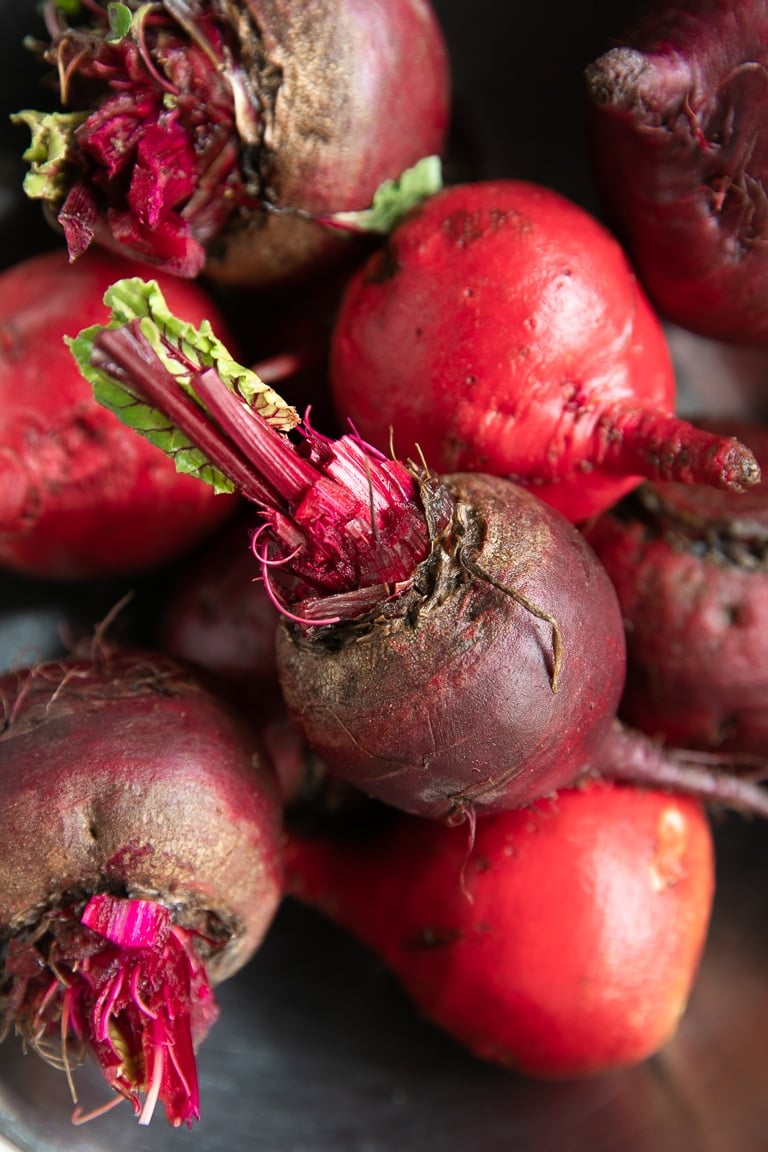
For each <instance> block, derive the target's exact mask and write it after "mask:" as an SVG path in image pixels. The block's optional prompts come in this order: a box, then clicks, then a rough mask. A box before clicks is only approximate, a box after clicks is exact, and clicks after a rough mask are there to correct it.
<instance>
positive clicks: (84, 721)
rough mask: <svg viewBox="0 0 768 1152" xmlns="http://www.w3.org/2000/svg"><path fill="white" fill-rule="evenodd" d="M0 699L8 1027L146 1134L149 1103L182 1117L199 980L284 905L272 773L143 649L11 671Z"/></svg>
mask: <svg viewBox="0 0 768 1152" xmlns="http://www.w3.org/2000/svg"><path fill="white" fill-rule="evenodd" d="M0 708H1V709H2V712H1V715H2V721H3V725H2V730H0V748H1V749H2V753H1V758H2V765H3V771H2V774H1V775H0V794H1V795H2V805H0V812H1V813H2V815H0V845H2V851H0V862H1V863H0V933H2V940H3V942H4V943H3V948H2V957H3V971H2V977H1V979H0V1010H1V1018H2V1026H3V1031H4V1032H8V1031H10V1030H13V1029H15V1031H16V1032H17V1033H19V1034H20V1035H21V1036H22V1038H23V1039H24V1041H25V1042H26V1043H28V1044H29V1045H31V1046H32V1047H33V1048H35V1049H37V1050H38V1051H40V1052H41V1053H42V1054H43V1055H46V1056H48V1057H49V1058H50V1059H51V1060H52V1061H54V1062H55V1063H56V1064H57V1065H58V1066H62V1067H64V1068H70V1067H72V1066H73V1065H74V1064H75V1063H77V1062H78V1060H79V1059H82V1058H83V1057H84V1056H85V1055H86V1054H90V1055H91V1056H92V1057H93V1058H94V1059H95V1060H96V1061H97V1063H98V1065H99V1066H100V1068H101V1069H102V1072H103V1074H104V1076H105V1079H106V1081H107V1082H108V1083H109V1085H110V1086H111V1087H112V1088H113V1089H115V1090H116V1092H117V1093H118V1097H117V1099H120V1098H121V1097H125V1098H127V1099H128V1100H129V1101H130V1102H131V1103H132V1105H133V1108H134V1111H135V1112H136V1114H137V1115H138V1116H139V1118H140V1121H141V1122H143V1123H148V1122H149V1120H150V1119H151V1116H152V1112H153V1110H154V1107H155V1105H156V1103H157V1102H158V1100H159V1101H160V1102H162V1104H163V1105H164V1107H165V1111H166V1116H167V1118H168V1120H169V1122H170V1123H172V1124H173V1125H176V1126H177V1125H180V1124H184V1123H186V1124H188V1125H191V1124H192V1123H193V1121H194V1120H196V1119H197V1118H198V1117H199V1102H198V1088H197V1072H196V1066H195V1058H194V1050H195V1048H196V1047H197V1046H198V1045H199V1044H200V1043H201V1042H202V1040H203V1039H204V1036H205V1034H206V1033H207V1031H208V1029H209V1027H210V1026H211V1024H212V1023H213V1021H214V1020H215V1018H216V1014H217V1009H216V1004H215V999H214V997H213V992H212V987H213V986H214V985H215V984H216V983H218V982H220V981H221V980H224V979H226V978H227V977H229V976H231V975H233V974H234V973H235V972H236V971H237V970H238V969H239V968H241V967H242V965H243V964H245V963H246V961H247V960H248V959H249V958H250V957H251V956H252V955H253V953H254V951H255V950H256V948H257V947H258V945H259V944H260V942H261V940H262V939H263V937H264V934H265V932H266V931H267V928H268V926H269V924H270V923H271V920H272V917H273V915H274V913H275V910H276V908H277V906H278V903H279V901H280V898H281V895H282V881H281V876H282V870H281V855H280V852H281V845H280V815H279V802H278V799H277V792H276V787H275V782H274V779H273V776H272V773H271V771H270V770H269V769H268V768H267V767H266V766H265V765H264V764H263V763H261V762H260V761H259V759H258V756H257V750H258V745H257V742H256V739H255V737H254V736H253V734H252V733H250V731H249V730H248V729H247V728H246V727H245V726H244V725H243V723H242V721H241V720H239V719H237V718H236V717H235V716H234V714H232V713H231V712H230V711H229V710H228V709H227V708H226V707H225V706H224V705H223V704H222V703H221V702H220V701H219V700H218V699H217V698H216V697H215V696H213V695H211V694H210V692H208V691H207V690H206V689H204V688H203V687H201V685H200V684H199V683H198V682H197V681H196V680H195V678H194V677H193V676H192V675H191V673H190V671H189V669H188V668H187V667H186V666H185V665H183V664H180V663H178V662H176V661H173V660H171V659H169V658H168V657H165V656H157V655H155V654H154V653H144V652H123V653H105V652H98V651H97V652H95V653H94V655H93V656H92V657H91V658H88V659H73V660H70V661H66V662H62V663H50V664H43V665H38V666H36V667H33V668H28V669H22V670H20V671H17V672H13V673H8V674H7V675H6V676H5V677H4V678H3V680H2V681H1V682H0ZM142 1096H143V1098H144V1102H143V1104H142V1102H141V1098H142Z"/></svg>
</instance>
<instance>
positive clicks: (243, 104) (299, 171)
mask: <svg viewBox="0 0 768 1152" xmlns="http://www.w3.org/2000/svg"><path fill="white" fill-rule="evenodd" d="M45 7H46V14H47V19H48V27H49V30H50V33H51V36H50V42H49V43H48V44H41V45H38V46H37V49H38V54H40V55H41V56H42V57H43V59H44V61H45V62H46V63H47V64H49V65H52V66H53V68H54V69H55V70H56V73H55V74H56V75H58V77H59V82H60V83H59V88H60V91H59V97H60V100H61V104H62V107H63V109H66V111H60V112H55V113H51V114H44V113H43V114H41V113H38V112H33V111H24V112H21V113H19V114H18V116H17V120H19V121H21V122H23V123H25V124H26V125H27V126H28V127H29V129H30V131H31V133H32V145H31V147H30V149H29V151H28V152H27V154H26V157H27V159H28V160H29V161H30V163H31V169H30V174H29V176H28V178H27V180H26V182H25V187H26V188H27V191H28V193H29V195H30V196H33V197H35V198H38V199H41V200H42V201H43V202H44V203H46V205H47V206H48V208H49V211H50V213H51V215H52V216H55V218H56V219H57V221H58V223H59V225H60V226H61V227H62V229H63V230H64V233H65V236H66V239H67V245H68V248H69V252H70V255H71V257H72V258H73V259H75V258H76V257H77V256H78V255H79V254H80V253H81V252H83V251H84V250H85V249H86V248H87V247H88V245H89V244H91V243H92V242H94V241H95V242H97V243H101V244H104V245H106V246H108V247H110V248H116V249H117V250H119V251H122V252H123V253H125V254H129V255H132V256H134V257H135V258H137V259H140V260H143V261H145V262H146V263H148V264H151V265H154V266H156V267H159V268H162V269H164V270H165V271H168V272H172V273H175V274H177V275H180V276H187V277H194V276H196V275H198V274H199V273H201V272H203V271H204V272H205V273H206V274H207V275H209V276H214V277H216V278H217V279H219V280H222V281H227V282H230V283H241V284H243V283H247V284H250V285H264V284H267V283H269V284H274V283H276V282H278V281H280V280H290V279H292V278H294V277H298V276H300V275H305V274H307V273H308V272H317V271H319V270H320V269H324V268H325V267H327V266H328V265H329V264H330V263H332V262H333V261H334V260H336V261H338V260H339V259H340V258H341V257H349V256H351V254H352V252H353V251H354V252H356V251H357V250H358V249H357V246H356V245H353V246H352V248H351V249H350V243H351V240H350V237H349V235H348V234H347V233H345V232H343V231H340V230H338V229H336V228H331V227H328V226H325V225H324V224H321V223H318V222H316V221H317V219H318V218H321V217H325V216H327V215H328V214H329V213H331V214H332V213H336V212H344V211H349V210H358V209H364V208H367V207H368V205H369V203H370V202H371V200H372V199H373V195H374V192H375V191H376V189H377V187H378V186H379V185H380V184H381V183H382V182H384V181H385V180H388V179H395V178H397V177H398V176H399V175H400V174H401V173H402V172H403V171H404V170H405V169H407V168H409V167H410V166H411V165H413V164H415V163H416V162H417V161H418V160H419V159H421V158H422V157H423V156H426V155H432V154H436V153H439V152H440V151H441V150H442V147H443V144H444V141H445V136H446V133H447V125H448V111H449V90H450V84H449V73H448V64H447V53H446V48H445V44H444V42H443V38H442V35H441V31H440V27H439V25H438V23H437V20H436V18H435V16H434V14H433V12H432V9H431V8H430V6H429V4H428V3H427V2H426V0H389V2H388V3H387V4H380V3H375V4H374V3H370V0H309V2H305V3H302V4H285V3H284V2H282V0H236V2H234V3H222V2H219V0H217V2H216V3H212V4H204V3H202V2H201V0H191V2H190V3H185V4H183V5H182V4H178V3H174V4H171V3H170V2H169V3H167V4H166V3H159V4H154V5H152V6H151V8H148V7H147V6H146V5H143V4H139V3H138V0H131V2H130V3H129V4H127V5H121V6H120V8H121V17H122V18H123V19H124V20H125V19H126V18H127V24H126V26H124V27H121V28H120V29H119V34H118V30H117V29H116V28H115V14H114V12H113V11H112V10H113V9H114V6H113V5H107V4H105V3H89V4H88V5H87V6H83V13H82V17H83V18H82V19H77V18H76V19H74V20H72V21H71V22H68V21H67V20H66V18H65V17H64V15H63V9H62V8H61V7H60V6H59V5H56V4H54V3H53V2H49V3H47V4H46V6H45Z"/></svg>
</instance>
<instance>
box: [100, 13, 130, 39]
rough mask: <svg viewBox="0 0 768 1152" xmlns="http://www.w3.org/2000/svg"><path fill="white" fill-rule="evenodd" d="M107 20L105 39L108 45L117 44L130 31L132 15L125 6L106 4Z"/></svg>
mask: <svg viewBox="0 0 768 1152" xmlns="http://www.w3.org/2000/svg"><path fill="white" fill-rule="evenodd" d="M107 18H108V20H109V32H108V33H107V37H106V39H107V41H108V43H110V44H119V43H120V41H121V40H124V39H125V37H126V36H127V35H128V34H129V33H130V31H131V23H132V21H133V14H132V12H131V10H130V8H129V7H128V6H127V5H126V4H108V5H107Z"/></svg>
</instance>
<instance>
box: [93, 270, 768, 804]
mask: <svg viewBox="0 0 768 1152" xmlns="http://www.w3.org/2000/svg"><path fill="white" fill-rule="evenodd" d="M106 300H107V303H109V304H110V305H111V306H112V309H113V315H114V323H113V324H111V325H110V326H107V327H104V326H102V325H94V326H93V327H91V328H90V329H88V330H86V331H84V332H81V333H80V334H79V335H78V337H77V338H76V339H74V340H73V341H72V342H71V346H72V352H73V354H74V356H75V358H76V360H77V362H78V364H79V366H80V368H81V370H82V371H83V373H84V375H85V376H86V378H87V379H89V380H90V381H91V382H92V384H93V386H94V389H95V392H96V394H97V396H98V397H99V398H100V399H101V401H102V402H103V403H104V404H105V406H107V407H111V408H113V410H114V411H116V412H117V413H118V414H119V415H120V416H121V418H122V419H128V420H130V419H131V416H132V413H133V412H134V411H135V410H136V408H137V402H138V403H139V404H140V405H141V407H140V411H141V412H142V419H141V420H140V421H138V422H137V425H136V426H137V429H138V430H139V431H141V432H142V433H143V434H144V435H147V436H149V437H151V438H155V437H159V438H160V440H161V442H165V443H167V442H169V441H170V439H171V436H170V434H171V432H173V434H174V435H173V451H174V452H175V453H176V454H177V455H181V456H183V464H184V467H187V468H192V469H194V470H195V471H196V472H197V473H198V474H199V475H200V476H203V477H205V478H207V479H208V480H209V482H211V483H212V484H214V485H216V486H227V485H229V486H233V485H234V486H236V487H237V490H239V491H240V493H241V494H242V495H243V496H244V497H245V498H246V499H248V500H250V501H251V502H253V503H254V504H255V505H256V506H257V507H258V509H259V513H260V520H261V523H260V526H259V527H258V528H257V530H256V532H255V533H254V537H253V541H252V548H253V551H254V554H255V557H256V559H257V561H258V562H259V565H260V567H261V574H262V578H263V580H264V582H265V585H266V587H267V589H268V591H269V593H270V595H271V597H272V598H273V599H274V602H275V604H276V605H277V606H278V607H279V609H280V611H281V613H282V615H283V617H284V621H283V623H282V624H281V626H280V629H279V630H278V676H279V679H280V683H281V687H282V690H283V695H284V697H285V700H286V704H287V706H288V710H289V713H290V715H291V716H292V717H293V719H294V720H295V722H296V724H297V726H298V727H299V729H300V731H301V732H302V733H303V735H304V737H305V738H306V741H307V743H308V745H309V746H310V748H311V750H312V752H313V753H315V754H316V755H317V756H319V757H320V758H321V759H322V761H323V762H324V763H325V766H326V768H327V769H328V770H329V771H330V772H331V773H332V774H333V775H335V776H338V777H339V778H340V779H342V780H344V781H346V782H348V783H350V784H352V785H353V786H355V787H358V788H361V789H362V790H363V791H366V792H368V793H369V794H370V795H371V796H374V797H376V798H378V799H381V800H384V801H386V802H388V803H391V804H393V805H395V806H398V807H401V808H403V809H405V810H407V811H410V812H413V813H415V814H419V815H425V816H430V817H433V818H435V819H449V820H462V819H464V818H466V817H469V818H470V819H474V816H475V814H476V813H478V812H480V813H483V812H491V811H495V810H498V809H503V808H508V807H513V806H524V805H526V804H529V803H531V802H533V801H534V800H535V799H537V798H538V797H540V796H542V795H546V794H547V793H549V792H551V791H552V790H553V789H556V788H558V787H562V786H565V785H566V784H569V783H572V782H573V781H574V780H576V779H577V778H580V777H581V776H583V775H587V774H601V773H603V771H606V770H607V771H608V772H609V773H615V772H617V771H621V772H623V773H630V772H631V774H632V778H634V779H639V780H643V781H645V782H647V783H651V784H655V785H659V786H661V785H662V784H663V785H664V786H671V787H679V788H682V789H683V790H687V791H691V792H696V793H699V794H701V795H707V796H709V797H710V798H712V799H717V800H721V801H725V802H727V803H731V804H734V805H735V806H737V807H742V808H746V809H747V810H748V811H756V812H760V813H761V814H763V815H768V795H766V794H764V793H763V792H762V790H761V789H760V787H759V786H756V785H753V784H751V782H750V781H741V780H739V779H737V778H736V777H733V776H729V775H728V774H727V772H717V771H713V770H712V769H713V765H712V763H710V762H707V761H706V758H702V757H701V756H699V757H697V756H694V755H693V754H691V753H686V752H680V753H678V754H675V755H674V756H667V755H665V754H664V752H663V750H662V749H661V747H660V746H659V745H657V744H654V743H653V742H651V741H649V740H648V739H646V738H644V737H642V736H641V735H640V734H638V733H633V732H631V731H630V730H627V729H625V728H623V727H622V726H621V725H620V724H618V723H617V722H616V720H615V709H616V705H617V702H618V698H619V695H620V692H621V688H622V685H623V681H624V669H625V653H624V637H623V628H622V624H621V617H620V614H619V610H618V603H617V601H616V595H615V592H614V590H613V587H612V585H611V583H610V580H609V579H608V576H607V574H606V572H605V570H604V569H603V567H602V566H601V565H600V563H599V562H598V561H597V558H596V557H595V554H594V553H593V552H592V550H591V549H590V548H589V547H588V545H587V544H586V543H585V540H584V537H583V536H582V535H581V534H580V533H579V532H578V531H577V530H576V529H575V528H574V527H573V525H571V524H570V523H569V522H568V521H567V520H566V519H565V518H564V517H562V516H561V515H560V514H559V513H558V512H556V511H555V510H554V509H552V508H549V507H547V506H546V505H545V504H543V503H542V502H541V501H539V500H537V499H536V498H535V497H534V496H532V495H531V494H530V493H528V492H526V491H525V490H524V489H522V488H520V487H519V486H517V485H514V484H512V483H511V482H510V481H508V480H504V479H502V478H500V477H493V476H486V475H483V474H480V473H467V474H455V475H448V476H444V477H437V476H435V475H434V474H433V473H431V472H429V471H428V470H427V469H425V468H418V467H416V466H415V465H412V464H409V465H408V466H406V465H404V464H402V463H400V462H399V461H397V460H394V459H388V458H386V457H385V456H383V455H382V454H381V453H379V452H377V451H376V449H374V448H372V447H371V446H370V445H368V444H366V443H365V441H363V440H361V439H360V438H359V437H357V436H355V435H350V436H342V437H340V438H339V439H338V440H331V439H329V438H327V437H325V436H322V435H320V434H319V433H317V432H315V431H314V430H313V429H312V428H311V427H310V426H309V425H307V424H306V423H305V424H303V425H299V426H298V427H297V424H296V420H297V416H296V413H295V411H294V410H293V409H290V408H289V407H288V406H286V405H285V402H284V401H282V400H281V399H280V397H278V396H276V395H275V394H274V393H272V392H270V391H267V392H265V391H264V390H263V389H261V390H259V388H258V387H257V382H254V379H253V375H252V373H249V372H248V370H247V369H244V368H242V367H241V366H239V365H237V364H235V363H234V362H233V361H232V360H231V359H230V358H228V357H227V356H226V354H225V353H224V352H223V351H222V349H221V348H220V346H219V348H218V351H217V355H216V357H212V356H211V339H210V334H209V333H199V332H196V331H195V330H194V328H193V327H192V326H191V325H189V324H187V325H183V324H180V323H179V322H178V321H176V320H175V319H174V318H173V317H172V316H170V315H169V313H168V309H167V305H166V303H165V301H164V300H163V299H162V297H161V295H160V294H159V293H158V291H157V288H156V285H152V284H144V283H143V282H142V281H140V280H132V281H123V282H120V283H117V284H115V285H113V286H112V288H111V289H110V290H109V292H108V293H107V297H106ZM214 343H216V342H215V341H214ZM147 409H148V410H149V412H148V411H147ZM149 414H151V415H149ZM291 432H293V433H294V438H293V439H292V438H291V435H290V433H291Z"/></svg>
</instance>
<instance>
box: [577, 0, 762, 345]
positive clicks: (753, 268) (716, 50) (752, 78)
mask: <svg viewBox="0 0 768 1152" xmlns="http://www.w3.org/2000/svg"><path fill="white" fill-rule="evenodd" d="M615 42H616V43H617V44H618V45H619V46H617V47H616V48H614V49H612V50H611V51H609V52H607V53H605V54H604V55H603V56H602V57H600V58H598V59H597V60H596V61H595V62H594V63H593V64H592V65H591V66H590V68H588V69H587V91H588V93H589V96H590V119H591V137H592V158H593V171H594V175H595V178H596V182H597V185H598V189H599V192H600V195H601V197H602V200H603V203H604V207H605V211H606V212H607V213H608V214H609V216H610V219H611V221H612V223H613V225H614V226H615V227H616V229H617V230H618V231H619V232H620V234H621V236H622V238H623V240H624V241H625V243H626V245H627V247H628V250H629V252H630V253H631V256H632V259H633V262H634V264H635V267H636V268H637V270H638V273H639V275H640V278H641V280H642V281H643V284H644V285H645V287H646V289H647V291H648V292H649V294H650V296H651V298H652V300H653V301H654V303H655V305H656V307H657V308H658V309H659V310H660V311H661V312H662V313H663V314H664V315H665V316H667V317H668V318H669V319H670V320H673V321H674V322H675V323H677V324H679V325H681V326H683V327H686V328H690V329H692V330H693V331H695V332H699V333H702V334H703V335H705V336H709V337H712V338H714V339H720V340H732V341H735V342H737V343H743V344H749V343H753V344H762V345H764V344H766V342H768V317H766V309H765V298H766V293H768V260H766V257H765V247H766V238H768V198H766V192H765V185H766V181H767V179H768V148H766V143H765V138H764V132H763V122H764V116H765V103H766V97H768V80H767V79H766V65H768V49H767V48H766V44H767V43H768V4H766V3H765V2H764V0H761V2H743V0H742V2H741V3H736V4H734V3H733V2H732V0H696V2H695V3H691V2H690V0H672V2H670V0H664V2H662V3H658V2H656V3H653V4H651V5H646V6H645V11H644V14H643V19H642V22H641V23H640V24H639V25H638V26H637V27H636V28H631V29H630V30H628V32H627V33H626V35H625V36H624V37H622V38H621V40H617V41H615ZM627 46H629V48H630V49H632V50H633V51H627Z"/></svg>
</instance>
